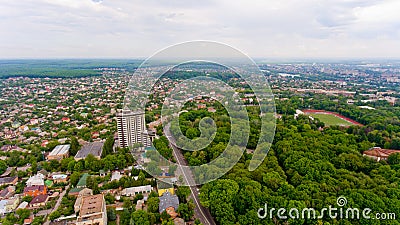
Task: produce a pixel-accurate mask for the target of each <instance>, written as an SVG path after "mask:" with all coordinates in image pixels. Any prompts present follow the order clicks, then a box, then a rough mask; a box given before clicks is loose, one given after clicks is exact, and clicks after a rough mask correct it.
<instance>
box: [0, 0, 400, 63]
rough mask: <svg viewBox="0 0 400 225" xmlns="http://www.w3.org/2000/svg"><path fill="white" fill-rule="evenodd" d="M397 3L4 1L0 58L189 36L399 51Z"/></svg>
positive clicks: (316, 54) (306, 48) (277, 53)
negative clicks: (0, 53)
mask: <svg viewBox="0 0 400 225" xmlns="http://www.w3.org/2000/svg"><path fill="white" fill-rule="evenodd" d="M399 8H400V2H398V1H393V0H386V1H375V0H369V1H360V0H346V1H324V3H321V2H319V1H312V0H309V1H301V2H300V1H289V2H285V3H282V2H279V1H252V4H249V3H248V2H244V1H237V2H236V1H235V2H234V3H232V2H228V1H225V0H222V1H205V2H204V1H203V2H201V3H200V2H195V1H185V2H179V1H172V2H171V1H168V3H164V2H158V1H122V0H119V1H108V0H104V1H98V0H96V1H92V0H72V1H62V0H57V1H48V0H40V1H30V0H24V1H18V2H4V3H3V4H2V5H1V6H0V12H1V13H0V16H1V17H2V23H0V28H1V29H2V42H1V44H0V51H1V52H2V53H3V54H2V55H1V57H0V58H2V59H10V58H17V59H19V58H147V57H148V56H150V55H152V54H153V53H155V52H156V51H158V50H160V49H162V48H165V47H167V46H170V45H173V44H176V43H180V42H185V41H191V40H212V41H218V42H223V43H226V44H228V45H231V46H233V47H236V48H238V49H240V50H242V51H243V52H244V53H246V54H247V55H249V56H250V57H253V58H272V59H299V58H300V59H302V58H312V59H313V58H325V59H326V58H332V59H336V58H337V59H342V58H348V59H352V58H362V59H363V58H377V59H380V58H400V54H399V52H400V45H399V44H400V42H399V41H398V40H400V39H399V36H400V33H399V32H398V30H399V29H398V27H399V25H400V24H399V21H400V15H399V14H398V13H397V11H398V9H399ZM238 15H240V16H238Z"/></svg>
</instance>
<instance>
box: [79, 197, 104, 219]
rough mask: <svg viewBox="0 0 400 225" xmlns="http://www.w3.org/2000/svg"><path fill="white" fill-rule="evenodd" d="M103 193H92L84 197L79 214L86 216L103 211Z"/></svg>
mask: <svg viewBox="0 0 400 225" xmlns="http://www.w3.org/2000/svg"><path fill="white" fill-rule="evenodd" d="M103 204H104V202H103V195H102V194H98V195H92V196H87V197H83V198H82V205H81V210H80V212H79V216H81V217H82V216H86V215H90V214H94V213H99V212H103Z"/></svg>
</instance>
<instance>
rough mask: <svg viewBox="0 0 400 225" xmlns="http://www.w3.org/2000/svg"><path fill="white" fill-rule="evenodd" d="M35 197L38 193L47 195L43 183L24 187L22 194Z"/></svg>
mask: <svg viewBox="0 0 400 225" xmlns="http://www.w3.org/2000/svg"><path fill="white" fill-rule="evenodd" d="M28 195H29V196H32V197H36V196H39V195H47V187H46V186H44V185H38V186H31V187H25V188H24V196H28Z"/></svg>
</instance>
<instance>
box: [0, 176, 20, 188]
mask: <svg viewBox="0 0 400 225" xmlns="http://www.w3.org/2000/svg"><path fill="white" fill-rule="evenodd" d="M17 182H18V177H0V186H3V185H16V184H17Z"/></svg>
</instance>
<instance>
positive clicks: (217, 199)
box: [200, 116, 400, 225]
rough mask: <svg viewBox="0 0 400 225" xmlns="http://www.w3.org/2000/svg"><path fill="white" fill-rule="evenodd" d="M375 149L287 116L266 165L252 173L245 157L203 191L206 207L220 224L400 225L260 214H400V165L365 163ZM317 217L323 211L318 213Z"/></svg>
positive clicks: (335, 129) (345, 134) (354, 137)
mask: <svg viewBox="0 0 400 225" xmlns="http://www.w3.org/2000/svg"><path fill="white" fill-rule="evenodd" d="M372 146H373V143H371V142H369V141H368V140H363V139H362V137H361V136H360V135H357V134H352V133H348V132H347V130H346V129H343V128H338V127H332V128H326V129H324V130H323V131H320V130H318V129H317V127H316V126H315V122H313V121H311V120H309V119H308V117H300V118H299V119H298V120H295V119H293V116H284V117H283V119H282V120H280V121H279V122H278V125H277V132H276V138H275V141H274V145H273V147H272V149H271V150H270V152H269V154H268V156H267V158H266V159H265V160H264V162H263V163H262V165H261V166H260V167H259V168H257V169H256V170H255V171H253V172H249V171H248V165H249V161H250V159H251V155H249V154H245V155H244V156H243V157H242V159H241V161H240V163H238V164H237V165H236V166H235V167H234V168H233V169H232V170H231V171H230V172H229V173H228V174H226V175H225V176H224V177H223V178H222V179H219V180H216V181H213V182H211V183H208V184H206V185H204V186H203V187H202V188H201V194H200V197H201V201H202V204H203V205H204V206H206V207H208V208H209V209H210V210H211V213H212V215H213V216H215V218H216V220H217V221H218V223H219V224H241V225H243V224H287V223H288V224H399V222H398V220H388V221H385V220H382V221H378V220H366V219H362V218H361V219H360V220H345V219H343V220H335V219H331V218H329V217H328V216H325V217H323V218H322V219H315V220H304V219H296V220H293V219H289V220H279V219H278V218H277V217H276V216H274V217H273V218H272V219H270V218H269V217H267V218H265V219H259V218H258V217H257V210H258V209H259V208H261V207H264V205H265V203H267V204H268V207H269V208H286V209H290V208H298V209H302V208H306V207H312V208H315V209H316V210H321V209H322V208H324V207H328V206H329V205H332V206H336V200H337V198H338V197H339V196H345V197H346V198H347V201H348V203H347V205H346V207H351V208H359V209H363V208H370V209H371V210H372V212H374V213H389V212H392V213H396V215H399V213H400V188H399V182H400V170H399V168H400V164H398V162H395V163H397V164H393V165H389V164H388V163H387V162H385V161H381V162H379V163H378V162H375V161H373V160H371V159H369V158H366V157H363V156H362V154H361V152H362V151H364V150H366V149H368V148H370V147H372ZM317 213H318V211H317Z"/></svg>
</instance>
